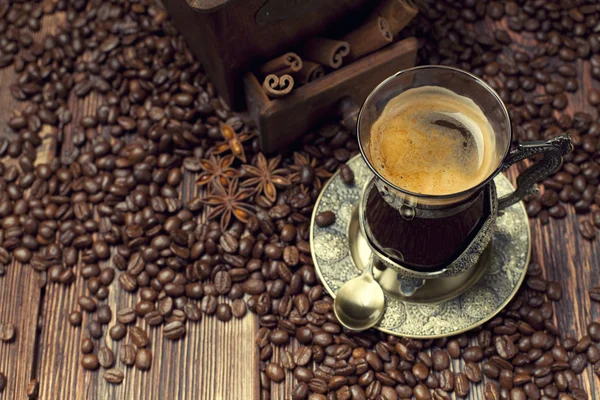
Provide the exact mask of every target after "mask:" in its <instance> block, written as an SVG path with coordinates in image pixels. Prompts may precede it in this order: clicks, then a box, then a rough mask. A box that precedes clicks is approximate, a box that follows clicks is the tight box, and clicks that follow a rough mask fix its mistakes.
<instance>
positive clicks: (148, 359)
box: [135, 349, 152, 371]
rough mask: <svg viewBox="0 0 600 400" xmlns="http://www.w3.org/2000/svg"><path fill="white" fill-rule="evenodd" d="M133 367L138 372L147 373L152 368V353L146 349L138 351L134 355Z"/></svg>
mask: <svg viewBox="0 0 600 400" xmlns="http://www.w3.org/2000/svg"><path fill="white" fill-rule="evenodd" d="M135 366H136V368H137V369H139V370H140V371H147V370H149V369H150V367H151V366H152V352H151V351H150V350H148V349H139V350H138V351H137V353H136V355H135Z"/></svg>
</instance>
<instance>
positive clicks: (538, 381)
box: [0, 0, 600, 400]
mask: <svg viewBox="0 0 600 400" xmlns="http://www.w3.org/2000/svg"><path fill="white" fill-rule="evenodd" d="M46 3H48V5H45V3H44V6H43V8H40V9H42V10H43V13H38V12H34V10H33V9H30V8H29V7H30V6H27V5H26V4H27V3H26V2H15V3H14V4H12V3H11V8H10V10H8V11H6V12H0V31H2V32H3V36H2V41H3V42H2V43H0V67H5V66H8V65H14V68H15V70H16V71H17V73H18V74H19V79H18V80H15V81H14V82H15V83H14V84H12V85H11V87H10V92H11V94H12V96H13V97H14V98H15V99H16V100H18V101H22V102H23V103H24V104H23V107H19V110H18V111H14V112H13V113H12V115H11V116H10V117H9V119H8V121H7V126H8V129H9V130H10V131H11V132H9V134H8V135H7V136H6V138H1V139H0V156H1V157H5V158H12V159H13V160H11V162H10V163H8V162H4V161H2V162H0V214H1V215H2V230H0V233H1V234H0V237H1V238H0V277H2V276H3V275H4V274H5V271H6V268H7V266H8V265H9V264H10V262H11V259H12V258H13V257H14V259H15V260H17V261H19V262H21V263H23V264H24V265H23V266H22V267H21V268H30V267H31V268H34V269H35V270H36V271H40V272H43V274H44V276H46V278H45V279H41V280H40V282H41V284H42V285H44V284H47V283H48V282H49V283H53V284H63V285H68V284H70V283H71V282H72V281H73V280H74V278H75V277H76V276H77V277H79V276H81V277H82V278H83V279H84V280H85V288H86V295H85V296H82V297H80V298H79V299H78V301H77V303H78V305H79V307H80V308H81V310H83V311H85V312H87V313H93V314H94V315H92V318H90V319H89V322H88V325H87V330H88V332H89V335H90V337H91V338H94V339H101V338H102V336H103V335H104V330H105V329H107V328H108V326H106V327H103V325H107V324H110V323H111V320H112V314H113V311H116V319H117V321H118V323H116V324H115V325H113V326H112V327H110V329H108V331H109V335H110V337H111V338H112V339H113V340H115V341H117V340H122V339H123V338H124V337H126V336H127V331H129V339H130V340H131V342H132V343H133V344H122V345H121V347H120V349H119V359H120V361H121V362H122V363H123V364H124V365H126V366H132V365H136V367H137V368H138V369H140V370H147V369H149V368H150V367H151V365H152V353H151V350H150V349H149V348H148V347H149V345H150V343H149V337H148V333H147V332H146V331H144V330H142V329H141V328H139V327H137V326H135V325H136V323H137V322H138V319H144V320H145V321H146V322H147V323H148V325H150V328H149V329H155V327H161V328H159V329H162V332H163V336H165V337H166V338H167V339H170V340H177V339H180V338H182V337H184V336H185V333H186V331H187V329H188V324H190V323H194V322H197V321H200V320H201V319H202V317H201V314H202V313H204V314H206V316H205V318H207V316H210V315H213V314H214V315H215V316H216V318H217V319H219V320H221V321H229V320H230V319H231V318H232V317H236V318H241V317H243V316H244V315H245V314H246V312H247V310H250V311H251V312H252V313H254V314H257V315H258V323H259V325H260V330H259V332H258V334H257V336H256V338H255V339H256V343H257V346H259V348H260V352H259V354H260V358H261V367H260V368H261V371H260V372H261V374H260V376H261V379H260V383H261V396H262V398H265V399H266V398H269V397H270V394H269V393H270V388H271V384H272V383H278V382H282V381H283V380H285V373H284V371H285V370H286V369H287V370H289V371H290V372H292V374H293V377H294V379H295V381H296V382H294V384H293V390H292V399H296V400H300V399H302V400H304V399H307V398H308V399H314V400H317V399H319V400H322V399H331V398H338V399H349V398H372V399H379V398H388V399H389V398H397V397H400V398H411V397H415V398H417V399H430V398H433V399H436V400H437V399H448V398H451V396H453V395H457V396H463V397H464V396H469V395H470V394H472V392H471V390H470V387H471V386H470V385H481V386H485V387H484V388H483V387H482V389H484V393H485V396H486V399H498V398H502V399H504V398H510V399H520V398H541V397H542V396H546V397H547V398H584V396H585V395H586V394H585V392H584V391H583V390H582V389H581V388H580V387H579V386H580V384H579V381H578V378H577V374H578V373H580V372H582V371H583V370H584V369H585V368H586V366H587V365H589V364H590V363H594V361H593V360H596V361H595V362H598V361H597V358H598V356H599V355H598V348H597V347H596V345H595V342H598V340H600V328H599V326H600V325H598V324H597V323H592V324H590V325H589V326H588V335H589V338H587V339H582V340H576V339H574V338H566V337H561V336H560V333H559V331H558V328H557V327H556V326H554V325H553V322H552V320H553V309H552V302H554V301H558V300H560V298H561V297H562V288H561V285H560V283H559V282H546V281H545V280H544V279H542V278H541V277H540V276H541V272H542V268H541V266H539V265H538V264H531V266H530V268H529V272H528V279H527V282H526V285H525V287H524V288H523V289H522V290H521V291H520V292H519V294H518V295H517V296H516V297H515V299H514V300H513V301H512V302H511V304H510V305H509V306H507V308H506V309H505V310H503V311H502V312H501V313H500V314H499V315H498V316H497V317H495V318H493V319H492V320H491V321H489V322H487V323H486V324H484V326H482V327H481V328H478V329H477V330H476V331H474V332H470V333H469V334H468V335H460V336H458V337H454V338H448V339H443V340H414V339H408V338H396V337H391V336H387V335H385V334H383V333H380V332H375V331H368V332H363V333H360V334H358V333H352V332H348V331H346V330H344V329H343V328H342V327H341V326H340V325H339V324H338V323H337V321H336V319H335V316H334V314H333V312H332V299H331V297H329V296H327V294H326V293H325V292H324V288H323V287H322V286H321V285H319V283H318V281H317V278H316V274H315V271H314V268H313V266H312V259H311V253H310V251H311V249H310V244H309V226H310V218H311V216H312V208H313V205H314V201H315V199H316V198H317V196H318V195H319V193H320V190H321V188H322V187H323V184H324V182H325V180H326V179H327V178H328V177H330V176H331V175H332V173H333V172H335V170H336V169H338V168H339V169H340V176H341V179H342V180H343V182H344V183H345V184H347V185H352V184H354V181H355V177H354V173H353V171H352V170H351V168H350V167H348V166H347V165H346V164H340V163H345V162H346V161H347V160H348V159H349V157H351V156H353V155H354V154H356V153H357V152H358V145H357V143H356V140H355V139H354V134H353V133H352V132H349V131H348V129H346V128H345V127H344V126H343V124H336V123H327V124H324V125H323V126H321V127H320V128H318V129H316V131H314V132H311V133H308V134H307V135H306V136H305V137H304V138H303V139H302V141H301V142H300V143H298V144H297V146H295V149H294V150H295V152H294V153H293V154H282V155H281V156H276V157H272V158H267V157H266V156H265V155H264V154H262V153H261V152H260V151H259V150H258V149H259V146H258V144H259V142H258V138H257V137H256V135H255V133H254V132H253V131H252V128H251V127H250V126H247V125H246V124H245V122H244V120H243V118H241V117H240V116H239V115H237V114H235V113H233V112H232V111H231V110H230V108H229V107H228V106H227V105H226V104H225V103H224V102H223V101H222V100H221V99H220V97H219V96H218V94H217V93H216V91H215V88H214V86H213V85H212V84H211V83H210V82H209V81H208V79H207V78H206V76H205V74H204V72H203V70H202V68H201V67H200V65H199V64H198V62H196V61H195V59H194V57H193V56H192V54H191V53H190V51H189V49H188V48H187V46H186V44H185V42H184V41H183V40H181V37H180V36H178V34H177V32H176V30H175V29H174V28H173V26H172V24H171V23H170V21H169V20H168V16H167V14H166V12H165V11H164V10H163V9H162V8H160V7H159V6H157V5H155V4H154V3H153V2H149V1H147V0H141V1H139V2H135V3H131V4H129V3H128V2H122V3H119V4H113V3H110V2H108V3H106V2H105V3H102V2H101V3H98V4H95V3H94V4H92V3H90V4H87V3H85V2H77V1H74V2H65V1H58V2H52V1H50V2H46ZM459 3H460V4H459ZM555 3H556V2H541V1H537V2H536V1H530V0H527V1H518V2H517V1H508V2H500V1H481V0H468V1H464V2H454V3H453V2H448V1H437V0H424V1H422V2H420V3H419V7H420V13H419V15H418V16H417V18H416V20H415V21H414V23H412V24H411V25H410V26H409V27H408V28H407V31H406V34H407V35H412V34H414V35H415V36H417V37H418V38H422V39H424V40H423V41H422V46H421V47H420V49H419V62H421V63H425V64H443V65H454V66H458V67H460V68H463V69H466V70H469V71H471V72H472V73H474V74H476V75H478V76H481V77H482V78H483V79H485V80H486V81H487V82H488V83H489V84H490V85H491V86H492V87H493V88H494V89H495V90H496V91H497V92H498V94H499V96H500V97H501V98H502V99H503V100H504V102H505V103H506V104H507V107H508V110H509V113H510V115H511V119H512V122H513V131H514V132H515V139H518V140H521V141H524V140H545V139H549V138H551V137H553V136H556V135H557V134H559V133H561V132H567V133H570V134H571V135H572V137H573V141H574V143H575V152H574V153H573V154H571V155H568V156H567V157H566V158H565V162H564V163H563V165H562V166H561V169H560V171H558V172H557V173H556V174H554V176H553V177H551V178H550V179H547V180H546V181H545V182H544V183H543V187H544V190H543V193H541V194H539V195H534V196H529V197H528V198H527V212H528V214H529V215H530V217H532V218H534V217H537V218H539V219H540V221H541V222H542V223H547V222H548V221H549V220H550V218H556V219H558V218H565V217H566V216H567V215H570V214H571V213H572V212H573V211H574V212H576V213H578V214H579V217H578V218H581V221H582V222H581V224H580V227H579V230H580V232H581V235H582V236H583V237H584V238H587V239H590V240H592V239H593V238H595V237H596V235H597V229H599V228H600V211H599V210H598V206H599V205H600V194H599V193H598V184H599V183H600V182H599V178H600V164H599V163H598V156H599V152H600V146H598V143H597V137H598V135H599V134H600V123H598V122H597V121H596V118H595V114H594V115H592V114H589V113H587V112H577V111H576V112H574V113H572V111H569V112H567V111H566V110H567V109H569V110H570V107H569V108H567V106H569V101H570V98H571V97H570V96H571V94H570V93H573V92H576V91H578V90H580V88H579V87H578V85H579V84H578V81H577V80H576V79H575V78H576V77H579V76H580V73H581V71H578V70H577V69H578V68H580V67H579V64H580V63H579V62H575V61H576V60H588V61H589V64H590V68H589V69H590V74H591V78H592V79H596V80H598V79H600V56H599V53H600V36H599V34H598V32H595V29H596V28H595V27H596V25H597V22H598V19H599V18H600V10H598V7H596V5H595V4H592V3H591V2H588V3H584V2H579V3H578V2H569V1H565V2H559V3H560V4H555ZM84 6H85V7H84ZM57 10H59V11H64V12H66V16H67V17H66V19H67V22H68V23H67V24H65V25H64V26H61V27H57V29H56V32H55V33H54V34H52V35H51V34H47V35H45V36H44V37H43V38H41V41H40V42H39V43H38V42H34V41H33V38H32V37H31V35H30V34H29V33H23V31H22V30H18V29H17V28H20V27H21V25H27V27H28V29H31V30H32V31H38V30H39V29H40V27H41V26H40V25H41V15H42V14H52V13H54V12H55V11H57ZM0 11H2V10H0ZM37 14H40V15H37ZM492 21H502V25H501V26H502V28H500V25H498V27H497V29H479V28H481V27H482V26H481V24H483V23H491V22H492ZM505 27H508V30H511V31H513V32H512V33H511V34H509V32H508V30H507V29H506V28H505ZM521 31H524V32H526V33H524V35H527V37H528V40H530V41H532V42H534V43H535V44H533V45H532V46H528V49H527V51H524V49H522V48H521V47H520V45H519V43H516V42H514V43H513V38H514V37H515V34H518V33H520V32H521ZM475 32H477V33H475ZM88 52H89V53H90V54H91V55H92V59H90V60H88V61H85V62H84V61H82V59H81V55H82V54H83V53H88ZM596 92H597V91H588V95H587V100H588V102H589V103H590V105H592V106H593V107H597V106H598V104H600V98H599V96H598V93H596ZM88 95H93V96H97V98H98V99H99V100H101V101H99V102H98V104H100V105H99V106H98V107H97V108H96V109H95V110H92V112H91V113H90V114H89V115H86V116H85V117H82V118H80V119H79V120H73V121H72V119H73V117H74V115H76V113H73V112H72V111H71V110H69V109H68V100H69V99H70V98H71V97H72V96H74V97H77V98H84V97H86V96H88ZM67 125H70V128H71V132H72V140H71V139H70V140H71V142H70V143H68V146H64V147H63V150H62V152H61V154H60V156H58V157H56V158H55V159H53V160H51V161H49V162H46V163H38V162H34V161H35V153H36V147H37V146H39V145H40V143H41V139H40V136H41V134H42V132H44V135H47V132H49V133H50V134H53V135H56V136H55V137H56V138H57V139H58V140H59V141H61V140H62V136H61V135H62V134H61V132H62V131H63V128H65V127H66V126H67ZM98 132H103V133H106V135H109V136H110V137H104V136H101V135H98ZM134 135H135V138H134ZM125 138H126V139H125ZM215 149H216V150H217V151H215ZM217 153H218V154H217ZM184 169H185V170H186V171H187V172H186V174H191V173H197V176H196V178H197V181H196V182H197V184H198V186H199V188H198V189H199V193H200V194H199V196H198V197H195V198H192V199H185V200H183V201H182V200H180V199H179V194H180V193H181V190H180V189H181V185H182V182H183V181H184V179H183V170H184ZM204 208H207V213H208V217H209V220H208V221H207V222H202V223H200V222H197V218H196V217H197V216H198V214H199V213H201V212H203V211H204ZM334 211H335V210H334ZM334 211H326V212H324V213H320V214H319V215H317V216H316V223H317V224H318V225H319V226H329V225H331V224H333V223H334V222H335V214H334ZM109 258H110V259H111V262H110V266H107V267H104V265H106V264H107V263H106V262H105V260H107V259H109ZM101 266H102V267H101ZM109 287H110V289H109ZM109 290H124V291H127V292H131V293H133V294H134V295H135V296H136V301H135V305H134V306H132V307H127V308H122V309H119V310H116V309H115V310H111V309H110V308H109V307H108V306H105V305H102V304H103V301H104V300H106V299H107V298H108V295H109ZM589 295H590V298H591V299H592V300H596V301H600V289H599V288H594V289H590V291H589ZM220 296H221V298H219V297H220ZM224 297H227V298H229V299H230V300H231V301H232V303H231V306H230V305H228V304H226V303H224V302H223V298H224ZM68 321H69V323H70V324H71V325H73V326H80V325H81V323H82V315H81V312H80V311H73V312H72V313H71V314H70V315H69V317H68ZM127 325H129V328H126V326H127ZM561 328H562V327H561ZM11 329H12V333H10V332H11ZM7 332H8V333H7ZM5 337H10V338H9V339H8V340H11V339H12V338H14V327H13V328H6V327H5V326H4V324H3V325H2V327H1V328H0V339H2V340H5ZM293 337H295V338H296V339H297V340H298V342H299V343H300V346H299V347H297V349H296V350H295V351H294V352H293V353H292V352H291V351H290V350H288V349H286V347H285V346H287V345H288V344H289V343H290V340H291V339H290V338H293ZM91 338H88V337H86V338H84V339H83V340H82V342H81V352H82V356H81V364H82V366H83V368H85V369H86V370H96V369H98V368H99V366H100V365H102V366H103V367H105V368H110V369H108V370H107V371H105V373H104V378H105V380H106V381H107V382H109V383H113V384H119V383H121V382H122V380H123V372H122V371H120V370H117V369H113V368H112V366H113V365H114V354H112V351H111V350H110V349H108V348H106V347H104V346H102V345H100V347H99V348H97V354H93V352H94V342H93V341H92V339H91ZM461 358H462V360H463V361H465V363H464V367H462V369H461V370H460V371H459V370H456V368H455V367H454V366H453V365H452V363H451V362H450V360H458V359H461ZM595 371H596V373H598V368H595ZM481 381H483V382H484V383H485V385H483V384H481V383H480V382H481ZM5 386H6V378H5V376H4V375H2V374H1V373H0V392H2V391H3V390H4V388H5ZM565 396H571V397H565Z"/></svg>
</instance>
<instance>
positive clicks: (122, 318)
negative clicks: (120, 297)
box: [117, 307, 136, 325]
mask: <svg viewBox="0 0 600 400" xmlns="http://www.w3.org/2000/svg"><path fill="white" fill-rule="evenodd" d="M135 319H136V316H135V312H134V311H133V309H132V308H130V307H125V308H122V309H120V310H119V311H118V312H117V321H119V322H120V323H122V324H124V325H128V324H131V323H132V322H134V321H135Z"/></svg>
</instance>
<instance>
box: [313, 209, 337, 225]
mask: <svg viewBox="0 0 600 400" xmlns="http://www.w3.org/2000/svg"><path fill="white" fill-rule="evenodd" d="M315 222H316V223H317V225H318V226H320V227H322V228H324V227H327V226H329V225H331V224H333V223H334V222H335V214H334V213H333V212H332V211H322V212H320V213H319V214H317V216H316V217H315Z"/></svg>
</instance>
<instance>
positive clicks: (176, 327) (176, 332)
mask: <svg viewBox="0 0 600 400" xmlns="http://www.w3.org/2000/svg"><path fill="white" fill-rule="evenodd" d="M185 333H186V329H185V325H184V324H183V323H182V322H181V321H172V322H169V323H167V324H166V325H165V326H164V327H163V336H164V337H166V338H167V339H170V340H178V339H181V338H182V337H183V336H184V335H185ZM131 340H132V341H133V342H134V343H135V344H136V345H137V346H138V347H144V346H141V345H140V344H138V342H136V341H135V340H133V337H132V339H131Z"/></svg>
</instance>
